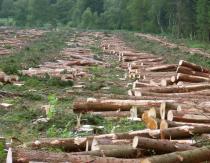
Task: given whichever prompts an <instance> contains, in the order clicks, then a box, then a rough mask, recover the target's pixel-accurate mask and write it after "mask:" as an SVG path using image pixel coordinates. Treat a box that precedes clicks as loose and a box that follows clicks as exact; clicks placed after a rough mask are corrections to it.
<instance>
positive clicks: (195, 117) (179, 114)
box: [167, 110, 210, 123]
mask: <svg viewBox="0 0 210 163" xmlns="http://www.w3.org/2000/svg"><path fill="white" fill-rule="evenodd" d="M167 120H169V121H178V122H189V123H210V115H208V114H207V113H200V114H199V112H198V113H197V112H196V113H193V112H189V113H188V112H185V111H175V110H173V111H172V110H171V111H169V112H168V115H167Z"/></svg>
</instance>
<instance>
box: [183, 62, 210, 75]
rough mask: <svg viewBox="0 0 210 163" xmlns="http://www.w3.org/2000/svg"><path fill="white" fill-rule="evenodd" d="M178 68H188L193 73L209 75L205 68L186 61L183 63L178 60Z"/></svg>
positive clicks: (209, 71)
mask: <svg viewBox="0 0 210 163" xmlns="http://www.w3.org/2000/svg"><path fill="white" fill-rule="evenodd" d="M179 66H185V67H188V68H190V69H192V70H194V71H198V72H203V73H208V74H209V73H210V70H209V69H207V68H203V67H201V66H198V65H196V64H194V63H190V62H187V61H184V60H180V61H179Z"/></svg>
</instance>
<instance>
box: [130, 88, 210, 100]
mask: <svg viewBox="0 0 210 163" xmlns="http://www.w3.org/2000/svg"><path fill="white" fill-rule="evenodd" d="M128 95H130V97H129V98H130V99H133V98H135V99H163V97H164V98H165V99H167V100H168V99H172V98H173V99H179V98H183V97H184V98H191V99H200V98H202V99H205V98H209V96H210V91H209V90H201V91H192V92H185V93H153V92H147V91H141V90H139V89H134V90H129V94H128ZM131 95H132V96H133V97H132V96H131ZM127 98H128V97H127Z"/></svg>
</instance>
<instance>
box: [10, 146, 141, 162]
mask: <svg viewBox="0 0 210 163" xmlns="http://www.w3.org/2000/svg"><path fill="white" fill-rule="evenodd" d="M13 155H14V157H13V161H14V163H28V162H29V161H39V162H50V163H59V162H60V163H61V162H72V163H82V162H94V163H109V162H112V163H139V161H140V160H139V159H117V158H112V157H95V156H86V155H72V154H69V153H53V152H45V151H37V150H36V151H35V150H23V149H13Z"/></svg>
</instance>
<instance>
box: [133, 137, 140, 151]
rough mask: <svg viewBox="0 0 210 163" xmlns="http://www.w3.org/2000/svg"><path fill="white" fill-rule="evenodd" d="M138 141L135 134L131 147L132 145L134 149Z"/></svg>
mask: <svg viewBox="0 0 210 163" xmlns="http://www.w3.org/2000/svg"><path fill="white" fill-rule="evenodd" d="M138 141H139V137H138V136H135V137H134V138H133V144H132V147H133V148H134V149H136V148H137V146H138Z"/></svg>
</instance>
